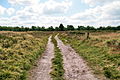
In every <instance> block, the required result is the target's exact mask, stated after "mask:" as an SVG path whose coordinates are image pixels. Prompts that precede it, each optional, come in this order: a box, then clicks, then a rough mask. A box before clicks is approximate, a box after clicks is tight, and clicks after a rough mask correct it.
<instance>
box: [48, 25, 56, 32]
mask: <svg viewBox="0 0 120 80" xmlns="http://www.w3.org/2000/svg"><path fill="white" fill-rule="evenodd" d="M54 30H55V29H54V28H53V26H51V27H49V28H48V29H47V31H54Z"/></svg>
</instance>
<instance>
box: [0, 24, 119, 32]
mask: <svg viewBox="0 0 120 80" xmlns="http://www.w3.org/2000/svg"><path fill="white" fill-rule="evenodd" d="M71 30H72V31H73V30H88V31H89V30H94V31H101V30H113V31H117V30H120V26H114V27H112V26H106V27H104V26H100V27H99V28H95V27H94V26H86V27H85V26H78V27H77V28H76V27H75V26H73V25H67V26H66V27H64V25H63V24H60V25H59V27H55V28H54V27H53V26H50V27H48V28H45V27H40V26H32V27H23V26H21V27H10V26H9V27H7V26H0V31H71Z"/></svg>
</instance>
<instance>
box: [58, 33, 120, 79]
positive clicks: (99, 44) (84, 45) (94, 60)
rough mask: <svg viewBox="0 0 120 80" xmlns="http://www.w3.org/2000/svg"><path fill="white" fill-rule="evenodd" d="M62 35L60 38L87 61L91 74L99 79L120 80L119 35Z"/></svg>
mask: <svg viewBox="0 0 120 80" xmlns="http://www.w3.org/2000/svg"><path fill="white" fill-rule="evenodd" d="M77 33H78V32H75V33H74V34H71V32H67V33H62V34H61V35H60V38H61V39H62V40H63V42H65V43H66V44H70V45H71V46H72V47H73V48H74V49H75V50H76V51H77V52H78V53H79V55H80V56H82V57H83V58H84V60H86V61H87V63H88V65H89V66H90V67H91V68H92V69H93V73H94V74H96V75H97V76H98V77H99V78H102V77H103V80H106V79H104V76H105V77H106V78H108V79H110V80H119V79H120V33H119V32H104V31H103V32H91V33H90V38H89V39H86V35H81V34H77Z"/></svg>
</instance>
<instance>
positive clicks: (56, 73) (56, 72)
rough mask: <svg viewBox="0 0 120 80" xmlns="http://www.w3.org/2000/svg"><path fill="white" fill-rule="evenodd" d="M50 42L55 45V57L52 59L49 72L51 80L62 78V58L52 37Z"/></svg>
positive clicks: (60, 79) (61, 79)
mask: <svg viewBox="0 0 120 80" xmlns="http://www.w3.org/2000/svg"><path fill="white" fill-rule="evenodd" d="M52 42H53V43H54V45H55V54H54V55H55V57H54V58H53V59H52V64H53V65H52V71H51V72H50V74H51V76H52V78H53V80H64V78H63V75H64V69H63V63H62V62H63V59H62V54H61V53H60V50H59V48H58V47H57V42H56V40H55V39H54V38H52Z"/></svg>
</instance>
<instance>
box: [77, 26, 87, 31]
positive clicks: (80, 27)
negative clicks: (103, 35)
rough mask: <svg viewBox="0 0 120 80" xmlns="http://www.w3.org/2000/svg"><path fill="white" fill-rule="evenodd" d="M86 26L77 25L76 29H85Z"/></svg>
mask: <svg viewBox="0 0 120 80" xmlns="http://www.w3.org/2000/svg"><path fill="white" fill-rule="evenodd" d="M85 29H86V28H85V27H84V26H78V28H77V30H85Z"/></svg>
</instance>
